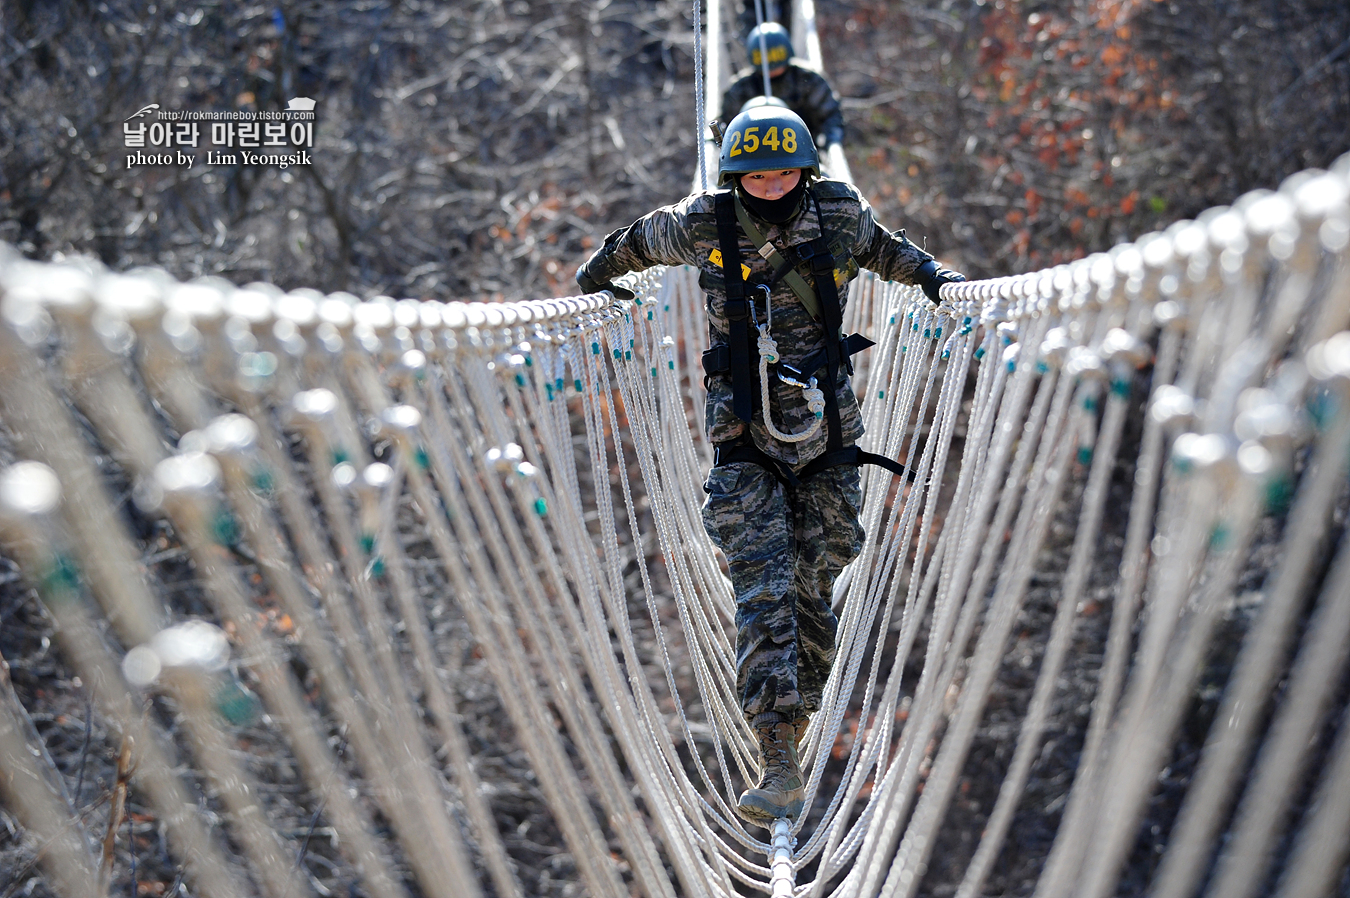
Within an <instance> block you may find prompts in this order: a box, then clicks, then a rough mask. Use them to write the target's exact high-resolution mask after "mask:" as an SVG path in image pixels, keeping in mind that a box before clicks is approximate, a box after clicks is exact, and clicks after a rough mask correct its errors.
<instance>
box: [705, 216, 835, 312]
mask: <svg viewBox="0 0 1350 898" xmlns="http://www.w3.org/2000/svg"><path fill="white" fill-rule="evenodd" d="M732 199H733V201H734V203H735V206H736V220H737V221H739V222H740V223H741V228H742V229H743V230H744V231H745V235H746V236H747V237H749V238H750V242H751V243H753V244H755V246H757V247H759V254H760V255H761V256H763V257H764V259H765V260H766V261H767V262H768V263H769V264H770V265H772V266H773V278H772V283H777V281H778V279H779V278H782V279H783V280H785V281H787V285H788V286H789V287H791V288H792V292H793V293H795V294H797V298H798V299H800V300H801V302H802V305H803V306H805V307H806V311H808V312H810V313H811V317H812V318H814V319H816V320H817V321H819V320H820V300H818V299H817V298H816V291H814V290H812V289H811V285H810V284H808V283H806V279H805V278H803V277H802V276H801V275H800V274H798V273H797V272H796V270H795V269H794V268H793V267H792V263H791V262H789V261H788V260H787V259H785V258H784V257H783V254H782V253H780V252H779V251H778V247H776V246H774V245H773V243H772V242H771V241H770V240H769V238H767V237H765V236H764V232H763V231H761V230H760V229H759V226H758V225H756V224H755V221H754V219H752V218H751V217H750V213H749V212H747V211H745V204H744V203H742V202H741V198H740V196H738V195H737V194H736V193H735V192H734V191H733V192H732ZM725 252H726V251H725V250H723V254H725ZM830 277H831V279H833V277H834V272H833V271H831V272H830Z"/></svg>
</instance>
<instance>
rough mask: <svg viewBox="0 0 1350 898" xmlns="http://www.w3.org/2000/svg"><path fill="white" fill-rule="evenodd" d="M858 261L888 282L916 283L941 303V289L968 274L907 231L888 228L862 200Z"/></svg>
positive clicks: (925, 292)
mask: <svg viewBox="0 0 1350 898" xmlns="http://www.w3.org/2000/svg"><path fill="white" fill-rule="evenodd" d="M853 255H854V257H855V258H856V259H857V260H858V262H859V264H861V265H864V266H866V267H867V268H870V269H872V270H873V271H875V272H876V273H877V274H879V275H881V276H882V277H883V278H885V279H886V280H888V281H899V282H900V283H903V284H915V285H916V286H918V287H920V288H922V289H923V292H924V295H925V296H927V297H928V298H929V299H930V300H931V301H933V302H940V301H941V300H940V299H939V297H938V288H939V287H941V286H942V285H943V284H949V283H952V282H954V281H964V280H965V279H966V278H965V275H963V274H961V273H960V272H958V271H954V270H952V269H950V268H944V267H943V266H941V265H939V264H938V261H937V260H936V259H934V258H933V257H932V256H931V255H929V254H928V253H926V252H924V251H923V250H922V249H920V248H919V247H918V246H916V245H915V244H914V242H913V241H912V240H910V239H909V238H908V237H906V236H905V232H904V230H903V229H902V230H897V231H888V230H887V229H886V228H884V227H882V226H881V225H880V224H879V223H878V222H877V220H876V218H875V217H874V216H873V214H872V207H871V205H869V204H868V202H867V201H866V200H863V202H862V214H861V215H860V216H859V221H858V234H857V244H856V247H855V250H854V253H853Z"/></svg>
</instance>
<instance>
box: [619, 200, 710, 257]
mask: <svg viewBox="0 0 1350 898" xmlns="http://www.w3.org/2000/svg"><path fill="white" fill-rule="evenodd" d="M712 208H713V198H712V194H711V193H709V192H707V191H702V192H699V193H695V194H692V195H690V196H687V197H685V198H684V199H683V200H680V202H678V203H676V204H674V205H673V206H662V207H661V208H660V209H656V210H654V211H652V212H649V213H647V214H646V215H644V216H642V217H641V218H639V219H638V220H637V221H635V222H633V223H632V224H631V225H629V226H628V229H627V230H626V231H624V233H623V236H621V237H620V238H619V239H618V240H616V241H615V242H614V244H613V246H612V247H610V248H609V252H608V258H607V259H606V267H607V269H608V270H610V271H612V272H613V276H616V277H617V276H618V275H620V274H626V273H628V272H630V271H642V270H644V269H647V268H651V267H652V266H653V265H697V264H698V261H699V259H698V253H697V251H696V248H695V237H694V230H695V224H694V222H693V221H692V220H691V219H702V218H707V217H708V216H710V215H711V214H712Z"/></svg>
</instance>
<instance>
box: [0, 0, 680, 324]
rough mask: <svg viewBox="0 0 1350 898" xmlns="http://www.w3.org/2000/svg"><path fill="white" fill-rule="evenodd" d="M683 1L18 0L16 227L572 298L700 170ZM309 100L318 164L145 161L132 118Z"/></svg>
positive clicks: (12, 42)
mask: <svg viewBox="0 0 1350 898" xmlns="http://www.w3.org/2000/svg"><path fill="white" fill-rule="evenodd" d="M686 7H687V4H685V3H683V2H674V0H660V2H655V3H652V2H639V0H613V2H604V0H600V2H596V0H554V2H531V3H526V2H519V0H517V2H507V3H503V2H494V0H477V2H462V3H455V4H442V3H431V2H415V0H414V2H404V3H398V4H370V3H362V2H337V3H320V2H303V0H302V2H281V3H277V4H275V5H255V6H243V5H240V4H236V3H230V2H221V0H214V2H212V0H205V2H197V3H188V2H168V3H160V4H157V5H156V4H150V5H146V4H143V3H134V2H117V0H113V2H102V3H96V4H94V3H89V4H64V3H56V2H42V0H20V2H17V3H13V4H8V5H6V6H5V7H4V8H3V12H0V17H2V18H0V35H3V38H2V39H3V46H0V97H3V98H4V99H3V101H0V102H3V106H2V107H0V239H5V240H8V241H11V242H15V243H18V244H19V245H21V246H22V247H23V249H24V251H25V252H27V253H28V254H29V255H32V256H34V257H37V258H49V257H50V256H51V255H52V254H53V253H57V252H72V251H74V252H91V253H95V254H97V255H98V256H99V257H100V258H101V259H102V260H103V261H104V263H105V264H108V265H110V266H113V267H127V266H130V265H134V264H159V265H163V266H165V267H166V268H168V269H169V270H170V271H171V272H172V273H174V274H176V275H178V276H183V277H187V276H193V275H199V274H220V275H224V276H225V277H228V278H230V279H231V280H234V281H236V282H244V281H249V280H255V279H258V280H269V281H273V282H276V283H278V284H281V285H282V286H287V287H295V286H300V285H306V286H314V287H319V288H320V289H324V290H335V289H347V290H351V291H353V292H357V293H363V294H369V293H373V292H387V293H391V294H396V295H418V296H423V295H425V296H435V297H438V298H447V299H448V298H485V297H490V296H493V295H496V294H510V295H512V296H527V295H528V296H537V295H545V294H556V293H560V292H562V293H566V292H571V290H572V289H573V285H572V283H571V271H572V270H573V269H574V268H575V265H576V260H577V259H578V258H580V257H583V256H584V253H585V250H586V246H587V243H588V241H589V240H590V239H592V237H591V235H592V234H593V233H594V232H595V231H597V230H602V229H603V228H605V227H606V226H609V225H611V224H612V223H613V222H616V221H618V220H620V219H622V218H623V217H624V216H625V215H627V216H629V217H631V216H632V215H634V214H636V211H637V210H641V209H644V208H650V207H651V206H652V205H655V204H659V203H660V202H665V201H669V200H672V199H674V198H676V197H678V196H679V195H681V194H682V193H683V192H684V190H685V188H686V185H687V184H688V181H689V177H690V174H689V172H690V171H692V167H693V158H694V156H693V146H694V135H693V134H692V129H693V126H692V122H693V114H692V111H693V97H692V92H691V91H690V90H689V84H690V83H691V81H692V70H693V66H692V60H691V59H690V56H689V54H690V51H691V50H692V33H691V31H690V27H689V23H688V21H687V18H691V17H692V10H691V9H688V8H686ZM293 96H308V97H312V98H314V99H315V100H316V101H317V109H316V111H317V114H318V122H317V131H318V134H317V140H316V146H315V147H314V148H313V150H312V152H311V156H312V158H313V164H312V165H311V166H296V167H291V168H289V169H287V170H285V171H281V170H278V169H277V168H275V167H257V166H249V165H232V166H231V165H207V164H206V162H205V153H206V151H207V150H208V149H210V147H209V145H208V142H207V141H205V140H203V141H202V143H201V144H199V146H198V148H197V149H196V150H195V151H192V150H189V152H193V153H194V154H195V156H196V157H197V158H196V161H195V163H194V165H193V166H192V167H191V168H188V167H186V166H177V165H170V166H137V167H133V168H131V169H130V170H128V168H127V167H126V164H125V163H126V159H125V157H126V155H127V154H128V153H129V151H128V150H127V149H126V148H124V146H123V138H122V122H123V120H124V119H126V118H127V117H128V116H130V115H132V114H133V113H135V112H136V111H137V110H138V109H140V108H141V107H142V106H144V105H145V104H148V103H158V104H160V106H161V108H163V109H167V110H172V109H183V110H229V109H259V110H263V109H268V110H281V109H284V108H285V106H286V102H287V100H288V99H289V98H290V97H293ZM652 98H659V102H652ZM204 130H205V129H204ZM217 149H218V148H217Z"/></svg>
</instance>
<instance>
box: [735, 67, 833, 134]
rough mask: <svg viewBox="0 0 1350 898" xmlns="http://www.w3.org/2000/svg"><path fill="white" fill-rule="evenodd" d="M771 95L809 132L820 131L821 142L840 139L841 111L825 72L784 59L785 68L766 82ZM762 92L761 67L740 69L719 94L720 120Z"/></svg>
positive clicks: (738, 109)
mask: <svg viewBox="0 0 1350 898" xmlns="http://www.w3.org/2000/svg"><path fill="white" fill-rule="evenodd" d="M769 86H770V87H771V88H772V89H773V95H774V96H775V97H777V98H778V99H780V100H782V101H783V102H784V103H786V104H787V105H788V108H789V109H791V110H792V111H793V112H795V113H797V114H798V115H800V116H801V117H802V121H804V122H806V127H808V128H810V129H811V133H812V134H813V135H824V136H825V140H824V144H825V145H828V144H834V143H843V141H844V112H843V109H842V108H841V107H840V105H839V98H838V97H837V96H835V93H834V90H833V89H832V88H831V87H830V82H828V81H826V80H825V76H824V75H822V74H820V72H817V71H816V70H815V69H812V68H810V67H808V66H806V65H804V64H803V63H802V62H801V61H800V60H798V59H791V60H789V61H788V66H787V71H785V72H784V73H783V74H781V75H779V76H778V77H777V78H774V79H772V80H771V81H770V82H769ZM763 94H764V74H763V70H762V69H758V68H754V69H742V70H741V71H740V72H738V73H737V74H736V80H735V81H733V82H732V83H731V86H730V87H728V88H727V89H726V93H724V94H722V117H721V118H722V121H723V122H724V123H728V124H729V123H730V122H731V120H732V119H733V118H735V117H736V115H737V113H739V112H740V111H741V107H742V106H744V105H745V104H746V103H747V102H749V101H750V100H753V99H754V98H755V97H758V96H762V95H763Z"/></svg>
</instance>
